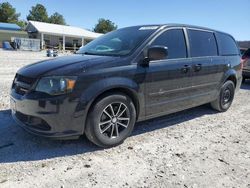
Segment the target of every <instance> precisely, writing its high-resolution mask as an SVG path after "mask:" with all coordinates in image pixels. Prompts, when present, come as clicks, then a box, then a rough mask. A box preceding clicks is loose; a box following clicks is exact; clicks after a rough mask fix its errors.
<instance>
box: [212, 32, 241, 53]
mask: <svg viewBox="0 0 250 188" xmlns="http://www.w3.org/2000/svg"><path fill="white" fill-rule="evenodd" d="M217 37H218V44H219V51H220V54H221V55H238V54H239V49H238V46H237V45H236V42H235V40H234V39H233V38H232V37H231V36H229V35H227V34H223V33H218V34H217Z"/></svg>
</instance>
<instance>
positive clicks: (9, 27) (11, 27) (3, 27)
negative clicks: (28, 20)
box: [0, 22, 21, 31]
mask: <svg viewBox="0 0 250 188" xmlns="http://www.w3.org/2000/svg"><path fill="white" fill-rule="evenodd" d="M0 30H11V31H21V27H19V26H18V25H17V24H13V23H3V22H0Z"/></svg>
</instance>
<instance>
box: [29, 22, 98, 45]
mask: <svg viewBox="0 0 250 188" xmlns="http://www.w3.org/2000/svg"><path fill="white" fill-rule="evenodd" d="M26 31H27V32H28V34H29V37H30V38H36V39H40V40H41V47H42V49H44V48H55V47H56V48H61V49H62V50H65V49H73V48H79V47H80V46H83V45H84V44H85V43H87V42H89V41H91V40H93V39H96V38H97V37H99V36H101V35H102V34H100V33H95V32H91V31H88V30H85V29H82V28H78V27H72V26H65V25H58V24H51V23H44V22H37V21H29V23H28V25H27V27H26Z"/></svg>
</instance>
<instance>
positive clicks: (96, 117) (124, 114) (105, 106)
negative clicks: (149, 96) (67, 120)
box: [85, 93, 136, 148]
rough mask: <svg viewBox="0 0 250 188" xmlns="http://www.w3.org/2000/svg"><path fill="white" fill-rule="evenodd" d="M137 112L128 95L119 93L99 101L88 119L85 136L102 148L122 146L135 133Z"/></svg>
mask: <svg viewBox="0 0 250 188" xmlns="http://www.w3.org/2000/svg"><path fill="white" fill-rule="evenodd" d="M135 121H136V110H135V106H134V104H133V101H132V100H131V99H130V97H128V96H127V95H124V94H121V93H117V94H112V95H108V96H105V97H103V98H101V99H100V100H98V101H97V102H96V103H95V104H94V105H93V106H92V108H91V110H90V113H89V115H88V117H87V124H86V129H85V134H86V136H87V138H88V139H89V140H90V141H91V142H93V143H94V144H96V145H98V146H100V147H104V148H107V147H113V146H116V145H119V144H121V143H122V142H123V141H124V140H125V139H126V138H127V137H128V136H129V135H130V134H131V132H132V131H133V128H134V124H135Z"/></svg>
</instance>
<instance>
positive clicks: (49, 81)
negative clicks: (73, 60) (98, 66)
mask: <svg viewBox="0 0 250 188" xmlns="http://www.w3.org/2000/svg"><path fill="white" fill-rule="evenodd" d="M75 82H76V77H75V76H69V77H63V76H52V77H43V78H41V79H40V80H39V82H38V84H37V86H36V89H35V90H36V91H39V92H44V93H48V94H50V95H61V94H65V93H69V92H71V91H72V90H73V89H74V86H75Z"/></svg>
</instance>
